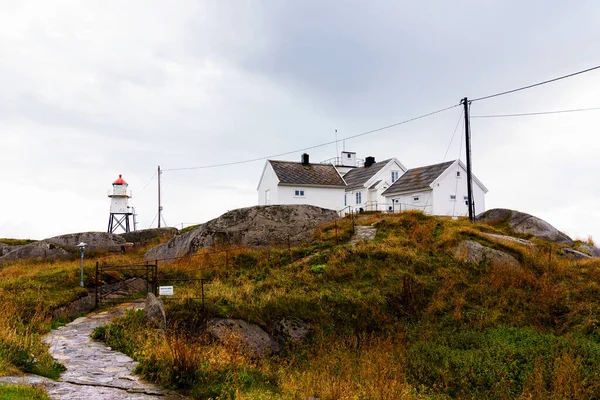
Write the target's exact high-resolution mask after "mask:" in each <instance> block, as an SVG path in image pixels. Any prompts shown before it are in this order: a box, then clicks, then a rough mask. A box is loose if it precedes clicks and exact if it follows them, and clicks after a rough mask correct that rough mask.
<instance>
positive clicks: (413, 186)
mask: <svg viewBox="0 0 600 400" xmlns="http://www.w3.org/2000/svg"><path fill="white" fill-rule="evenodd" d="M453 163H454V161H448V162H445V163H441V164H434V165H427V166H425V167H419V168H413V169H409V170H408V171H406V172H405V173H404V175H402V176H401V177H400V178H398V179H397V180H396V182H394V183H393V184H392V185H391V186H390V187H389V188H387V190H386V191H385V192H383V195H389V194H392V193H404V192H410V191H417V190H422V189H429V188H430V187H429V185H431V184H432V183H433V181H435V180H436V179H437V178H438V177H439V176H440V175H441V174H442V173H443V172H444V171H445V170H447V169H448V167H450V166H451V165H452V164H453Z"/></svg>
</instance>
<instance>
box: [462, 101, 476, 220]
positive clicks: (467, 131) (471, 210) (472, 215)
mask: <svg viewBox="0 0 600 400" xmlns="http://www.w3.org/2000/svg"><path fill="white" fill-rule="evenodd" d="M461 104H462V105H463V106H464V107H465V111H464V114H465V139H466V140H465V142H466V146H467V197H468V200H467V206H468V207H469V220H470V221H471V222H473V221H475V202H474V201H473V174H472V172H471V124H470V122H469V104H470V103H469V99H467V98H466V97H465V98H464V99H462V100H461Z"/></svg>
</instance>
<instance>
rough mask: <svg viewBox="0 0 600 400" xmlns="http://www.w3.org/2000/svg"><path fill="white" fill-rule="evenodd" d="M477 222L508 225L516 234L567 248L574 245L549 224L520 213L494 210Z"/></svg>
mask: <svg viewBox="0 0 600 400" xmlns="http://www.w3.org/2000/svg"><path fill="white" fill-rule="evenodd" d="M477 221H479V222H485V223H487V224H490V225H499V224H508V226H509V228H510V229H512V230H513V231H514V232H516V233H521V234H527V235H532V236H535V237H537V238H540V239H543V240H547V241H549V242H554V243H558V244H564V245H567V246H572V245H573V240H571V238H570V237H568V236H567V235H565V234H564V233H562V232H560V231H559V230H558V229H556V228H555V227H553V226H552V225H550V224H549V223H548V222H546V221H544V220H543V219H540V218H537V217H534V216H533V215H529V214H526V213H522V212H519V211H514V210H507V209H504V208H494V209H492V210H488V211H486V212H484V213H481V214H479V215H478V216H477Z"/></svg>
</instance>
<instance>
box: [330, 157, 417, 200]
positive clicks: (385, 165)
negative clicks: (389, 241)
mask: <svg viewBox="0 0 600 400" xmlns="http://www.w3.org/2000/svg"><path fill="white" fill-rule="evenodd" d="M342 158H343V157H342ZM405 172H406V167H405V166H404V165H402V163H401V162H400V161H398V159H397V158H395V157H394V158H390V159H388V160H385V161H380V162H375V158H374V157H367V158H366V159H365V162H364V165H363V166H362V167H357V168H353V169H350V170H349V171H348V172H346V173H345V174H343V177H344V180H345V181H346V184H347V186H346V194H345V196H344V206H351V207H353V208H354V209H355V210H360V209H362V210H364V211H385V210H387V209H388V205H391V201H390V200H389V199H386V198H385V197H384V196H383V192H385V191H386V190H387V189H388V188H389V187H390V185H391V184H392V183H394V182H395V181H396V180H398V179H399V178H400V177H401V176H402V175H403V174H404V173H405Z"/></svg>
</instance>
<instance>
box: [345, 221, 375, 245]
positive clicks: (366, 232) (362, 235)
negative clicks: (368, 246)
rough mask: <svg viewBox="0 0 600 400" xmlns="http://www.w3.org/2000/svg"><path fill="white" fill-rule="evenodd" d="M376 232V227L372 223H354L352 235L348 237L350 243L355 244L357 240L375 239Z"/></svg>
mask: <svg viewBox="0 0 600 400" xmlns="http://www.w3.org/2000/svg"><path fill="white" fill-rule="evenodd" d="M376 234H377V228H375V227H374V226H373V225H367V226H364V225H356V226H355V227H354V235H352V239H350V244H352V245H353V246H356V245H357V244H358V242H362V241H365V240H373V239H375V235H376Z"/></svg>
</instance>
